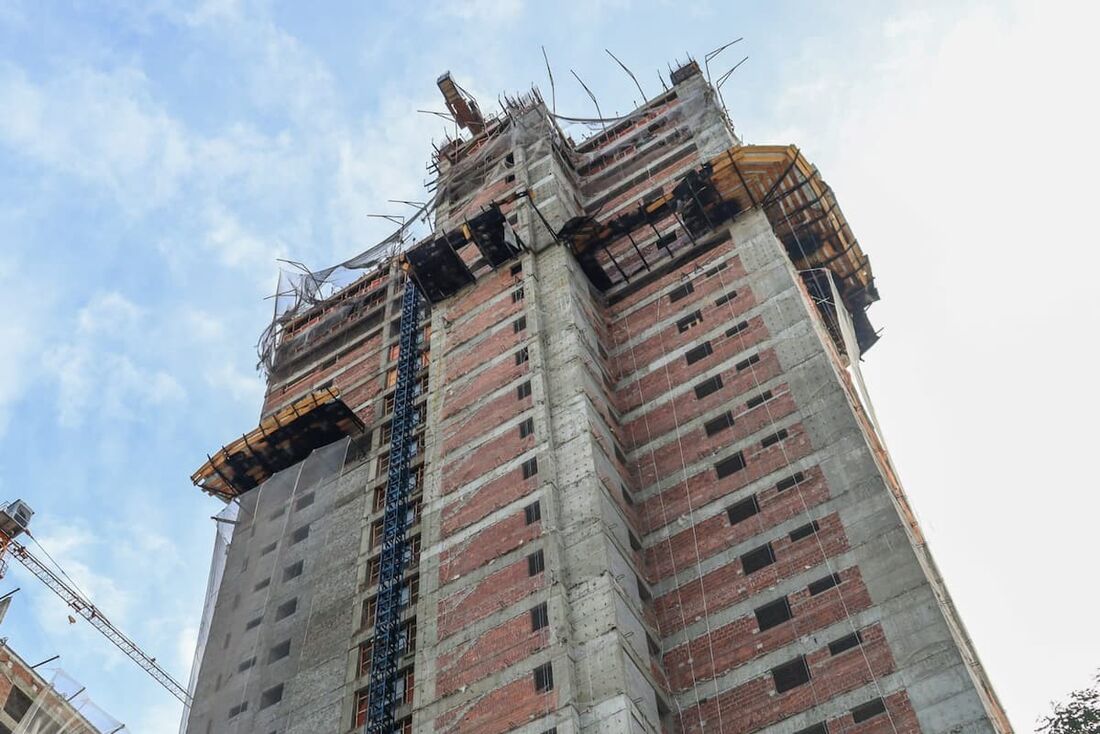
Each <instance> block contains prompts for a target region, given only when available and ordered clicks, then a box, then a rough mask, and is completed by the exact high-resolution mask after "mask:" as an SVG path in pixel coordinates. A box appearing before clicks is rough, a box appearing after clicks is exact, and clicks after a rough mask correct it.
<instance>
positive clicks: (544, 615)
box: [531, 602, 550, 632]
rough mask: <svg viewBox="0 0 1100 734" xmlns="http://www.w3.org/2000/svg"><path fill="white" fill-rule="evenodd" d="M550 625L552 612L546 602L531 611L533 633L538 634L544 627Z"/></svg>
mask: <svg viewBox="0 0 1100 734" xmlns="http://www.w3.org/2000/svg"><path fill="white" fill-rule="evenodd" d="M549 625H550V610H549V609H548V608H547V606H546V602H543V603H542V604H539V605H538V606H536V607H533V608H532V609H531V631H532V632H537V631H539V630H540V629H542V628H543V627H547V626H549Z"/></svg>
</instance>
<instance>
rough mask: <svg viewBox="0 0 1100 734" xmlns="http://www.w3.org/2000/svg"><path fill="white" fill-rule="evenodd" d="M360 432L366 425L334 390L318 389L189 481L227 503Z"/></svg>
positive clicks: (267, 421)
mask: <svg viewBox="0 0 1100 734" xmlns="http://www.w3.org/2000/svg"><path fill="white" fill-rule="evenodd" d="M362 430H363V423H362V421H360V420H359V418H357V417H356V415H355V414H354V413H353V412H352V411H351V408H349V407H348V406H347V405H346V404H345V403H344V401H343V400H341V399H340V398H339V396H338V393H337V392H336V391H335V390H333V389H331V388H328V389H325V390H317V391H315V392H313V393H312V394H310V395H307V396H306V397H304V398H302V399H301V400H299V401H297V402H295V403H292V404H291V405H288V406H287V407H285V408H283V409H282V410H280V411H278V412H276V413H273V414H272V415H270V416H268V417H267V418H264V419H263V420H262V421H260V425H259V426H257V427H256V428H254V429H252V431H250V432H249V433H247V434H245V435H243V436H241V437H240V438H238V439H237V440H236V441H234V442H233V443H230V444H228V445H226V446H223V447H222V448H221V449H219V450H218V451H217V452H216V453H215V454H214V455H213V456H208V457H207V462H206V463H205V464H203V465H202V466H201V467H199V469H198V471H196V472H195V473H194V474H192V475H191V481H192V482H194V483H195V486H197V487H199V488H200V489H202V490H203V491H204V492H209V493H210V494H213V495H216V496H218V497H221V498H223V499H229V498H232V497H236V496H237V495H239V494H243V493H244V492H247V491H248V490H250V489H253V488H255V487H257V486H259V485H260V484H262V483H263V482H264V481H265V480H266V479H267V478H268V477H270V476H271V475H273V474H275V473H276V472H279V471H282V470H283V469H286V468H287V467H290V466H293V465H294V464H297V463H298V462H299V461H301V460H302V459H304V458H306V457H307V456H309V454H310V452H311V451H313V450H314V449H315V448H318V447H320V446H327V445H328V444H330V443H332V442H333V441H336V440H339V439H341V438H343V437H344V436H350V435H354V434H356V433H359V432H361V431H362Z"/></svg>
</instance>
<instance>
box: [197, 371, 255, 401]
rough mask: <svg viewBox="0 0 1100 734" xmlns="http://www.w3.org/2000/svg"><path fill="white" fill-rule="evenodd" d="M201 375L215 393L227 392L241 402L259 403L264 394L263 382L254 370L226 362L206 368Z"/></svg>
mask: <svg viewBox="0 0 1100 734" xmlns="http://www.w3.org/2000/svg"><path fill="white" fill-rule="evenodd" d="M203 376H204V378H205V379H206V384H207V385H208V386H210V388H212V389H213V390H214V391H215V392H216V393H218V394H226V393H228V394H229V395H232V396H233V399H234V400H236V401H238V402H241V403H249V404H252V405H259V404H260V400H261V399H262V398H263V396H264V383H263V381H262V380H261V379H260V377H259V375H257V374H256V372H255V370H248V371H243V370H241V369H239V368H238V367H236V366H234V365H232V364H229V363H228V362H226V363H222V364H219V365H217V366H215V367H212V368H210V369H207V370H206V371H205V372H204V373H203Z"/></svg>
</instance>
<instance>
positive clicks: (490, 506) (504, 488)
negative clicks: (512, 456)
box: [442, 467, 538, 538]
mask: <svg viewBox="0 0 1100 734" xmlns="http://www.w3.org/2000/svg"><path fill="white" fill-rule="evenodd" d="M537 480H538V475H537V474H536V475H535V476H533V477H530V478H528V479H524V478H523V472H522V471H521V469H520V467H516V468H515V469H513V470H511V471H509V472H508V473H506V474H504V475H503V476H500V477H498V478H496V479H494V480H492V481H491V482H486V483H485V485H484V486H482V487H481V488H480V489H478V490H477V491H476V492H473V493H472V494H469V495H465V496H464V497H461V498H458V499H452V500H451V501H449V502H448V503H447V504H446V505H444V507H443V528H442V535H443V537H444V538H448V537H450V536H451V535H453V534H455V533H457V532H458V531H459V530H462V529H463V528H466V527H469V526H470V525H472V524H473V523H475V522H477V521H478V520H480V519H481V518H483V517H485V516H486V515H488V514H489V513H490V512H492V511H493V510H495V509H497V508H498V507H503V506H504V505H507V504H508V503H510V502H514V501H516V500H517V499H519V498H520V497H523V496H525V495H527V494H530V493H531V492H533V491H535V489H536V488H537V487H538V483H537Z"/></svg>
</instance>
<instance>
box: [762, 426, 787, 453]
mask: <svg viewBox="0 0 1100 734" xmlns="http://www.w3.org/2000/svg"><path fill="white" fill-rule="evenodd" d="M789 435H790V434H788V433H787V429H786V428H783V429H781V430H779V431H776V432H775V433H773V434H772V435H770V436H764V438H763V439H762V440H761V441H760V448H763V449H766V448H768V447H769V446H774V445H775V444H777V443H779V442H780V441H782V440H783V439H785V438H787V436H789Z"/></svg>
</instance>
